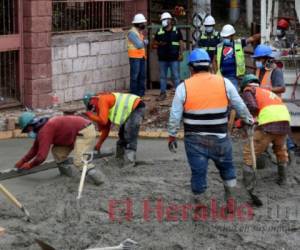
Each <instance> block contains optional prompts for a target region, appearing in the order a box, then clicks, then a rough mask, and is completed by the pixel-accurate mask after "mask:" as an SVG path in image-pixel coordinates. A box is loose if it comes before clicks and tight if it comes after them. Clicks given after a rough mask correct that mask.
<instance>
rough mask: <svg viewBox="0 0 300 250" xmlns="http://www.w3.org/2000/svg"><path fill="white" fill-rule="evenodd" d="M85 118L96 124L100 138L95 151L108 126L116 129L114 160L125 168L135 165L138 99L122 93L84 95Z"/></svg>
mask: <svg viewBox="0 0 300 250" xmlns="http://www.w3.org/2000/svg"><path fill="white" fill-rule="evenodd" d="M83 102H84V104H85V106H86V108H87V112H86V115H87V117H88V118H89V119H91V120H92V121H94V122H96V123H97V124H98V129H99V131H101V136H100V138H99V140H98V143H97V144H96V147H95V149H96V150H97V151H100V149H101V146H102V144H103V142H104V141H105V140H106V138H107V136H108V135H109V131H110V127H111V124H115V125H117V126H120V129H119V140H118V141H117V147H116V158H117V159H118V160H120V161H122V164H123V165H125V166H135V162H136V150H137V138H138V134H139V128H140V124H141V122H142V120H143V117H144V113H145V103H144V102H143V101H142V100H141V98H140V97H139V96H136V95H133V94H125V93H103V94H97V95H95V96H94V95H91V94H87V95H85V96H84V98H83Z"/></svg>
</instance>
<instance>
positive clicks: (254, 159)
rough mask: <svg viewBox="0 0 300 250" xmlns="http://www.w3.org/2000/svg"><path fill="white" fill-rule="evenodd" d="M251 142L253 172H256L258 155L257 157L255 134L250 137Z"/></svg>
mask: <svg viewBox="0 0 300 250" xmlns="http://www.w3.org/2000/svg"><path fill="white" fill-rule="evenodd" d="M249 141H250V150H251V157H252V167H253V170H254V171H256V155H255V148H254V138H253V134H252V135H250V136H249Z"/></svg>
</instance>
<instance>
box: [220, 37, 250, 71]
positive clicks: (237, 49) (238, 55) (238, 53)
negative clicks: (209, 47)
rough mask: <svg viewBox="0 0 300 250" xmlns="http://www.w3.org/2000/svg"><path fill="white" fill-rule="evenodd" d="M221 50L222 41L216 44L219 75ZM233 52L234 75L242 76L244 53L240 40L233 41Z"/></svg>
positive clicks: (244, 68) (244, 69)
mask: <svg viewBox="0 0 300 250" xmlns="http://www.w3.org/2000/svg"><path fill="white" fill-rule="evenodd" d="M222 52H223V43H219V44H218V46H217V64H218V72H217V74H220V75H221V69H220V67H221V59H222ZM234 54H235V63H236V76H243V75H244V74H245V72H246V64H245V55H244V51H243V47H242V43H241V40H235V41H234Z"/></svg>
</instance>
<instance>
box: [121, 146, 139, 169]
mask: <svg viewBox="0 0 300 250" xmlns="http://www.w3.org/2000/svg"><path fill="white" fill-rule="evenodd" d="M135 164H136V152H135V151H134V150H131V149H126V150H125V157H124V167H135Z"/></svg>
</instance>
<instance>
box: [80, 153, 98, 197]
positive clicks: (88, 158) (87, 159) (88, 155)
mask: <svg viewBox="0 0 300 250" xmlns="http://www.w3.org/2000/svg"><path fill="white" fill-rule="evenodd" d="M93 154H94V153H93V152H90V153H84V154H83V155H82V158H81V161H82V162H83V164H84V165H83V169H82V173H81V178H80V182H79V187H78V195H77V200H80V198H81V194H82V190H83V186H84V180H85V177H86V172H87V168H88V165H89V163H91V162H92V160H93Z"/></svg>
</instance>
